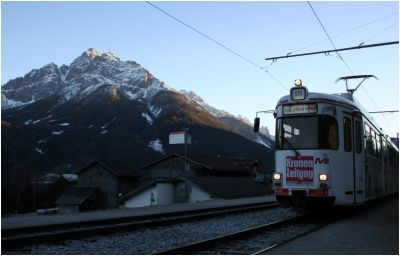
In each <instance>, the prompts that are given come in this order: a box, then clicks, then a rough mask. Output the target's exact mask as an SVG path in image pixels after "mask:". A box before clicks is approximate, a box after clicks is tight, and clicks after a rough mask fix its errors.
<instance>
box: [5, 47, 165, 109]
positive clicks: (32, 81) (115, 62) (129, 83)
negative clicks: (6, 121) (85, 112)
mask: <svg viewBox="0 0 400 256" xmlns="http://www.w3.org/2000/svg"><path fill="white" fill-rule="evenodd" d="M104 84H112V85H115V86H116V87H117V89H119V91H120V92H121V93H123V94H124V95H125V96H126V97H127V98H129V99H131V100H136V99H139V100H140V99H141V100H145V101H148V100H151V98H152V97H153V96H154V95H155V94H157V93H158V92H159V91H161V90H171V88H169V87H168V86H166V85H165V84H164V83H162V82H160V81H159V80H158V79H155V78H154V77H153V76H152V75H151V74H150V72H148V71H147V70H146V69H144V68H143V67H141V66H140V65H139V64H137V63H136V62H134V61H120V59H119V58H118V57H116V56H114V55H113V54H112V53H103V54H102V53H99V52H98V51H96V50H95V49H93V48H90V49H88V50H87V51H86V52H84V53H82V55H81V56H80V57H78V58H77V59H75V60H74V61H73V62H72V63H71V65H69V66H66V65H63V66H61V67H60V68H59V67H58V66H57V65H55V64H54V63H50V64H48V65H46V66H44V67H42V68H40V69H34V70H32V71H31V72H29V73H28V74H26V75H25V76H24V77H23V78H22V77H20V78H17V79H14V80H11V81H9V82H8V83H6V84H5V85H4V86H3V87H2V92H1V98H2V102H1V103H2V109H8V108H14V107H18V106H23V105H27V104H31V103H33V102H36V101H38V100H41V99H45V98H47V97H49V96H62V98H63V100H64V101H66V100H69V99H72V98H75V97H80V98H82V97H85V96H87V95H89V94H90V93H92V92H94V91H95V90H96V89H97V88H99V87H100V86H102V85H104Z"/></svg>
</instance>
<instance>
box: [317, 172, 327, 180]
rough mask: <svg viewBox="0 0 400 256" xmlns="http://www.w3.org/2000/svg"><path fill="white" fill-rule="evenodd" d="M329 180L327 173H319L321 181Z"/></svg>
mask: <svg viewBox="0 0 400 256" xmlns="http://www.w3.org/2000/svg"><path fill="white" fill-rule="evenodd" d="M327 180H328V174H326V173H320V174H319V181H327Z"/></svg>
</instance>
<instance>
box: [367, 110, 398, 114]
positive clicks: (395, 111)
mask: <svg viewBox="0 0 400 256" xmlns="http://www.w3.org/2000/svg"><path fill="white" fill-rule="evenodd" d="M398 112H399V111H398V110H385V111H372V112H369V113H370V114H380V113H398Z"/></svg>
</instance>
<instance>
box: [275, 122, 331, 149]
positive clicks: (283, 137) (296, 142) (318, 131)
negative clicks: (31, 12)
mask: <svg viewBox="0 0 400 256" xmlns="http://www.w3.org/2000/svg"><path fill="white" fill-rule="evenodd" d="M276 145H277V149H288V150H291V149H293V148H294V149H337V148H338V126H337V122H336V119H335V118H334V117H333V116H328V115H316V116H296V117H283V118H279V119H277V125H276Z"/></svg>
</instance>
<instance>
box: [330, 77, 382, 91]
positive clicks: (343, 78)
mask: <svg viewBox="0 0 400 256" xmlns="http://www.w3.org/2000/svg"><path fill="white" fill-rule="evenodd" d="M371 77H373V78H375V79H376V80H379V79H378V78H377V77H376V76H374V75H356V76H342V77H339V78H338V79H337V80H336V81H335V83H337V82H339V81H342V80H345V81H346V91H347V92H349V93H351V95H353V93H354V92H355V91H357V89H358V87H360V86H361V84H362V83H363V82H364V81H365V80H366V79H368V78H371ZM359 78H364V79H363V80H362V81H361V82H360V83H359V84H358V85H357V87H356V88H354V89H349V86H348V84H347V80H350V79H359Z"/></svg>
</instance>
